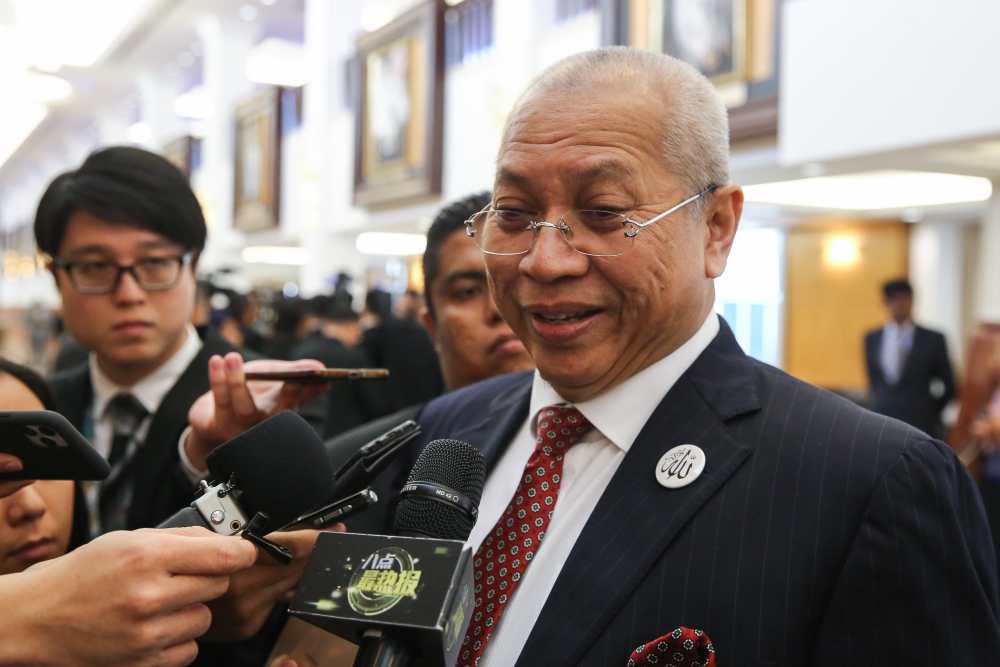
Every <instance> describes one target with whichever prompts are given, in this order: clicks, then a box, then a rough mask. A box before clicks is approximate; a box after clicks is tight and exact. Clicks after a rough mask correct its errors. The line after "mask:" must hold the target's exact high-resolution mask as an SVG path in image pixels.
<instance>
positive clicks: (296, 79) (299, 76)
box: [244, 37, 309, 87]
mask: <svg viewBox="0 0 1000 667" xmlns="http://www.w3.org/2000/svg"><path fill="white" fill-rule="evenodd" d="M306 70H307V68H306V53H305V49H304V48H302V46H301V45H299V44H296V43H294V42H289V41H287V40H284V39H276V38H273V37H271V38H268V39H265V40H264V41H262V42H261V43H260V44H258V45H256V46H255V47H253V48H252V49H250V53H249V54H247V59H246V65H245V67H244V73H245V74H246V77H247V79H248V80H250V81H253V82H254V83H263V84H268V85H275V86H291V87H298V86H304V85H305V84H306V83H308V81H309V77H308V75H307V73H306Z"/></svg>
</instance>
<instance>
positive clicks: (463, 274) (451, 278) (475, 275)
mask: <svg viewBox="0 0 1000 667" xmlns="http://www.w3.org/2000/svg"><path fill="white" fill-rule="evenodd" d="M459 280H486V271H454V272H452V273H448V274H445V276H444V278H443V279H442V281H441V284H442V285H443V286H444V287H445V288H447V287H450V286H451V285H452V284H454V283H456V282H458V281H459Z"/></svg>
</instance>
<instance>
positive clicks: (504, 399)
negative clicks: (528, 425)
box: [454, 373, 534, 476]
mask: <svg viewBox="0 0 1000 667" xmlns="http://www.w3.org/2000/svg"><path fill="white" fill-rule="evenodd" d="M533 377H534V374H533V373H525V374H524V382H523V384H520V385H518V386H517V387H516V388H515V389H513V390H512V391H509V392H507V393H505V394H501V395H499V396H497V397H496V398H495V399H493V401H492V402H491V403H490V409H489V411H488V412H487V414H486V416H485V417H484V418H483V419H481V420H480V421H479V422H478V423H476V424H474V425H473V426H470V427H468V428H464V429H461V430H459V431H458V432H457V433H455V435H454V437H455V438H457V439H459V440H465V441H467V442H469V443H471V444H473V445H475V446H477V447H479V451H480V452H481V453H482V455H483V459H484V460H485V461H486V474H487V476H489V474H490V473H492V472H493V468H494V467H495V466H496V463H497V461H498V460H499V459H500V456H501V455H502V454H503V452H504V450H505V449H506V448H507V444H508V443H509V442H510V441H511V440H512V439H513V438H514V436H515V435H516V434H517V430H518V429H519V428H520V427H521V425H522V424H523V423H524V420H525V419H526V418H527V416H528V407H529V405H530V403H531V383H532V378H533Z"/></svg>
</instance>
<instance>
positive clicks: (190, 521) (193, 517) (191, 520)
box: [157, 505, 209, 528]
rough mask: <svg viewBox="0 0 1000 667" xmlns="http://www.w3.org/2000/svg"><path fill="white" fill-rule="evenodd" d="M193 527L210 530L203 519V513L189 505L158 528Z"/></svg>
mask: <svg viewBox="0 0 1000 667" xmlns="http://www.w3.org/2000/svg"><path fill="white" fill-rule="evenodd" d="M191 526H200V527H202V528H209V526H208V525H207V524H206V523H205V519H204V518H202V516H201V512H199V511H198V510H196V509H195V508H193V507H191V506H190V505H189V506H188V507H185V508H184V509H182V510H179V511H178V512H177V513H176V514H174V515H173V516H172V517H170V518H169V519H167V520H165V521H163V522H162V523H161V524H159V525H158V526H157V528H189V527H191Z"/></svg>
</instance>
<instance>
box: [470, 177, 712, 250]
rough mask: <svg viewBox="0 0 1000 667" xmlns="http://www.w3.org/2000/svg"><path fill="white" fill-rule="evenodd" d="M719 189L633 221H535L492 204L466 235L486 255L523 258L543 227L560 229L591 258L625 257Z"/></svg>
mask: <svg viewBox="0 0 1000 667" xmlns="http://www.w3.org/2000/svg"><path fill="white" fill-rule="evenodd" d="M717 187H718V186H717V185H709V186H708V187H707V188H705V189H704V190H702V191H701V192H699V193H697V194H695V195H692V196H690V197H688V198H687V199H685V200H684V201H682V202H680V203H679V204H677V205H676V206H672V207H670V208H669V209H667V210H666V211H664V212H662V213H660V214H658V215H655V216H653V217H652V218H650V219H649V220H633V219H632V218H631V217H629V216H628V214H626V213H622V212H620V211H599V210H587V209H584V210H578V211H572V212H570V213H569V214H568V215H566V216H564V217H562V218H559V220H558V221H557V222H548V221H546V220H536V219H534V218H533V217H532V214H531V213H529V212H526V211H519V210H517V209H506V208H499V209H498V208H495V207H494V206H493V204H492V203H491V204H490V205H489V206H487V207H486V208H484V209H483V210H482V211H479V212H478V213H476V214H475V215H474V216H472V217H471V218H469V219H468V220H466V221H465V234H466V236H469V237H470V238H472V240H473V241H475V242H476V245H477V246H479V249H480V250H482V251H483V252H484V253H486V254H487V255H524V254H527V253H528V252H529V251H530V250H531V246H532V244H533V243H534V240H535V235H536V233H537V232H538V231H540V230H541V229H542V228H543V227H551V228H552V229H557V230H559V232H560V233H561V234H562V235H563V238H564V239H566V242H567V243H569V245H570V246H571V247H572V248H573V249H574V250H576V251H577V252H579V253H582V254H584V255H590V256H592V257H617V256H619V255H624V254H625V252H626V251H628V249H629V248H630V247H631V246H632V242H633V240H634V239H635V237H636V236H638V235H639V232H641V231H642V230H643V229H645V228H646V227H649V226H650V225H652V224H654V223H657V222H659V221H660V220H663V219H664V218H666V217H667V216H669V215H671V214H672V213H676V212H677V211H679V210H681V209H682V208H684V207H685V206H687V205H688V204H691V203H693V202H695V201H697V200H698V199H700V198H701V197H703V196H705V195H706V194H708V193H710V192H713V191H714V190H715V189H716V188H717Z"/></svg>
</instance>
